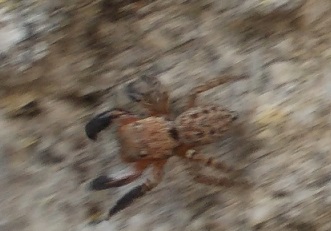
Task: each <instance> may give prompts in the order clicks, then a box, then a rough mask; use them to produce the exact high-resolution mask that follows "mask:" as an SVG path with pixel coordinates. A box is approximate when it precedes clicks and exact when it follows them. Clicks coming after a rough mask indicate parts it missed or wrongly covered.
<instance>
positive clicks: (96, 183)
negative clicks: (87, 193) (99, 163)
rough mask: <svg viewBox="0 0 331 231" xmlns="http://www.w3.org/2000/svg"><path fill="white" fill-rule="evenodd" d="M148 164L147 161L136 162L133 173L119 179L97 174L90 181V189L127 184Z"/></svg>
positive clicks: (97, 189) (138, 175)
mask: <svg viewBox="0 0 331 231" xmlns="http://www.w3.org/2000/svg"><path fill="white" fill-rule="evenodd" d="M149 165H150V163H149V162H138V163H136V164H135V166H134V168H135V171H134V172H133V173H131V174H129V175H126V176H123V177H121V178H119V179H113V178H110V177H108V176H105V175H102V176H99V177H97V178H95V179H94V180H93V181H92V182H91V183H90V189H91V190H95V191H99V190H105V189H109V188H114V187H121V186H123V185H126V184H129V183H131V182H132V181H134V180H136V179H137V178H139V177H140V176H141V175H142V173H143V172H144V170H145V169H146V168H147V167H148V166H149Z"/></svg>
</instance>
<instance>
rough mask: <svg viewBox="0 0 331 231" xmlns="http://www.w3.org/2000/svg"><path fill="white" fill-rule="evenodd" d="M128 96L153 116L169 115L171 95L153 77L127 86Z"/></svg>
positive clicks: (144, 78)
mask: <svg viewBox="0 0 331 231" xmlns="http://www.w3.org/2000/svg"><path fill="white" fill-rule="evenodd" d="M126 94H127V95H128V97H129V98H130V99H131V100H132V101H134V102H138V103H140V104H141V105H142V106H143V107H144V108H145V109H146V110H147V111H148V112H149V114H150V115H152V116H158V115H166V114H168V113H169V95H168V92H167V90H166V89H165V87H164V86H163V85H162V84H161V82H160V81H159V80H158V79H157V78H156V77H152V76H142V77H140V78H139V79H138V80H136V81H133V82H131V83H129V84H128V85H127V86H126Z"/></svg>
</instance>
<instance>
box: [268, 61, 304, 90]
mask: <svg viewBox="0 0 331 231" xmlns="http://www.w3.org/2000/svg"><path fill="white" fill-rule="evenodd" d="M269 71H270V76H271V78H272V82H273V84H274V85H275V86H278V87H279V86H282V85H284V84H287V83H290V82H292V81H296V80H298V79H299V78H300V77H301V71H300V68H299V67H298V66H297V65H295V64H294V63H292V62H277V63H274V64H272V65H271V66H270V68H269Z"/></svg>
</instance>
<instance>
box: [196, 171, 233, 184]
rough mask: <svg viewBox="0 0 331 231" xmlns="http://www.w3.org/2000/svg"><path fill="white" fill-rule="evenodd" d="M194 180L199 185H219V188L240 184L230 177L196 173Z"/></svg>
mask: <svg viewBox="0 0 331 231" xmlns="http://www.w3.org/2000/svg"><path fill="white" fill-rule="evenodd" d="M193 179H194V180H195V181H196V182H198V183H201V184H206V185H219V186H225V187H231V186H234V185H236V184H238V183H237V182H236V181H235V180H231V179H230V178H228V177H213V176H207V175H204V174H201V173H194V178H193Z"/></svg>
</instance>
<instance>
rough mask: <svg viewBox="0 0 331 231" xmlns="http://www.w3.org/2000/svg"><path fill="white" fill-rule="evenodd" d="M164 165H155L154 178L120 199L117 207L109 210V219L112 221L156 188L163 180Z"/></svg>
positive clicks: (162, 162) (161, 162) (160, 163)
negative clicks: (115, 216) (114, 216)
mask: <svg viewBox="0 0 331 231" xmlns="http://www.w3.org/2000/svg"><path fill="white" fill-rule="evenodd" d="M164 164H165V161H160V162H157V163H155V164H154V165H153V178H152V179H147V180H146V182H145V183H143V184H141V185H138V186H136V187H135V188H133V189H131V190H130V191H129V192H127V193H126V194H125V195H124V196H123V197H122V198H121V199H119V200H118V201H117V203H116V204H115V206H114V207H112V208H111V209H110V210H109V213H108V217H107V219H110V218H111V217H112V216H113V215H115V214H117V213H118V212H120V211H121V210H123V209H125V208H127V207H128V206H130V205H131V204H132V203H133V202H134V201H135V200H136V199H138V198H140V197H142V196H144V195H145V194H146V193H147V192H148V191H150V190H152V189H153V188H155V187H156V186H157V185H158V184H159V183H160V182H161V180H162V178H163V174H164V173H163V166H164Z"/></svg>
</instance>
